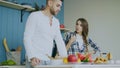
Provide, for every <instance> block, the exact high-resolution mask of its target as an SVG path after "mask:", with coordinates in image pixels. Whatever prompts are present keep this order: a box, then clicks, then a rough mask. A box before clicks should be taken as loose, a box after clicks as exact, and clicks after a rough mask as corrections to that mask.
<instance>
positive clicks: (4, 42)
mask: <svg viewBox="0 0 120 68" xmlns="http://www.w3.org/2000/svg"><path fill="white" fill-rule="evenodd" d="M3 45H4V47H5V50H6V52H10V50H9V48H8V45H7V41H6V38H4V39H3Z"/></svg>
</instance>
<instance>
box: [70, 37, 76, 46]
mask: <svg viewBox="0 0 120 68" xmlns="http://www.w3.org/2000/svg"><path fill="white" fill-rule="evenodd" d="M75 40H76V37H75V36H71V38H70V40H69V42H70V43H71V44H72V43H73V42H74V41H75Z"/></svg>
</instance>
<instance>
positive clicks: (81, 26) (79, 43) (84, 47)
mask: <svg viewBox="0 0 120 68" xmlns="http://www.w3.org/2000/svg"><path fill="white" fill-rule="evenodd" d="M88 31H89V29H88V22H87V20H85V19H84V18H79V19H78V20H77V21H76V26H75V32H69V33H67V35H66V37H65V43H66V48H67V52H68V55H69V54H76V53H78V52H79V53H86V52H89V49H88V46H89V45H90V46H91V47H92V48H93V52H92V53H96V52H97V51H100V49H99V48H98V47H97V46H96V44H95V43H93V42H92V40H91V39H90V38H88Z"/></svg>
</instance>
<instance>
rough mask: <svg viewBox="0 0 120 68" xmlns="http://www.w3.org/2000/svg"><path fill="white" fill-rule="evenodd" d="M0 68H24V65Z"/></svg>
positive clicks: (0, 67) (2, 67) (1, 67)
mask: <svg viewBox="0 0 120 68" xmlns="http://www.w3.org/2000/svg"><path fill="white" fill-rule="evenodd" d="M0 68H25V65H19V66H18V65H15V66H0Z"/></svg>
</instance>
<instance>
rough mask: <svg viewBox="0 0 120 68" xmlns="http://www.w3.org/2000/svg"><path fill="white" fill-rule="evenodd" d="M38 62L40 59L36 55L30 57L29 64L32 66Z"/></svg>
mask: <svg viewBox="0 0 120 68" xmlns="http://www.w3.org/2000/svg"><path fill="white" fill-rule="evenodd" d="M39 63H40V59H38V58H36V57H34V58H32V59H31V65H32V66H36V65H38V64H39Z"/></svg>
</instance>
